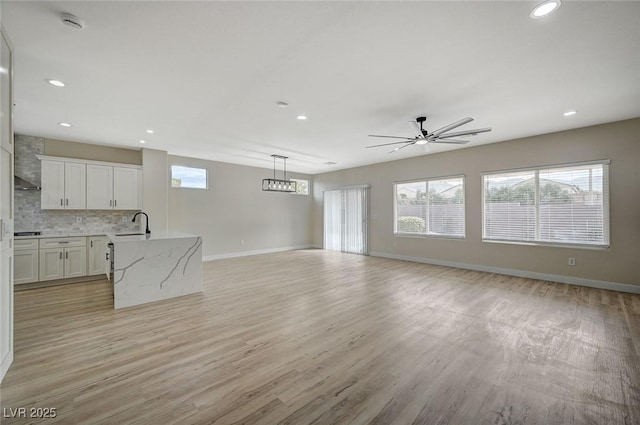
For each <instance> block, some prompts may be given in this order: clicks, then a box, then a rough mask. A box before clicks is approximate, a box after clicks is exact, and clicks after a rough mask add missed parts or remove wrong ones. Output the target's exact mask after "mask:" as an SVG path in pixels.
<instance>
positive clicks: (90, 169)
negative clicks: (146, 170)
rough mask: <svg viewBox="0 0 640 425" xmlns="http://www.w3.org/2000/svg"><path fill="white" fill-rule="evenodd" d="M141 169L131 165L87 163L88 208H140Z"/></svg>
mask: <svg viewBox="0 0 640 425" xmlns="http://www.w3.org/2000/svg"><path fill="white" fill-rule="evenodd" d="M139 180H140V170H138V169H137V168H131V167H111V166H108V165H94V164H88V165H87V209H89V210H112V209H113V210H137V209H139V208H140V198H141V197H140V194H139V190H138V188H139V186H140V182H139Z"/></svg>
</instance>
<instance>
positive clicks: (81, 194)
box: [64, 162, 87, 210]
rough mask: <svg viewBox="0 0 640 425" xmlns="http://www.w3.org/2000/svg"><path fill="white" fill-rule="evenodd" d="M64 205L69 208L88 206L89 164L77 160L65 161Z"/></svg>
mask: <svg viewBox="0 0 640 425" xmlns="http://www.w3.org/2000/svg"><path fill="white" fill-rule="evenodd" d="M64 195H65V201H64V207H65V208H66V209H69V210H84V209H86V208H87V166H86V164H79V163H77V162H65V163H64Z"/></svg>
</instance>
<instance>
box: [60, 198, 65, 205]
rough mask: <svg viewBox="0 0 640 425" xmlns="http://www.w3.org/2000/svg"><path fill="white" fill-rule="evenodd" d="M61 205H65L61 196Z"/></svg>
mask: <svg viewBox="0 0 640 425" xmlns="http://www.w3.org/2000/svg"><path fill="white" fill-rule="evenodd" d="M60 206H61V207H62V206H64V203H63V199H62V198H60Z"/></svg>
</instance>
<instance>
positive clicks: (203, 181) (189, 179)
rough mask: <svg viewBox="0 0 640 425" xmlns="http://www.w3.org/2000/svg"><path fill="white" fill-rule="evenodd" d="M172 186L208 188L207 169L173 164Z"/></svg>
mask: <svg viewBox="0 0 640 425" xmlns="http://www.w3.org/2000/svg"><path fill="white" fill-rule="evenodd" d="M171 187H178V188H189V189H207V187H208V184H207V169H206V168H193V167H184V166H182V165H172V166H171Z"/></svg>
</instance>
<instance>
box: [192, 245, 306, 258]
mask: <svg viewBox="0 0 640 425" xmlns="http://www.w3.org/2000/svg"><path fill="white" fill-rule="evenodd" d="M309 248H312V246H311V245H310V244H309V245H294V246H283V247H281V248H268V249H256V250H254V251H239V252H229V253H226V254H217V255H205V256H203V257H202V261H212V260H223V259H225V258H235V257H247V256H250V255H259V254H271V253H274V252H283V251H296V250H298V249H309Z"/></svg>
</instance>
